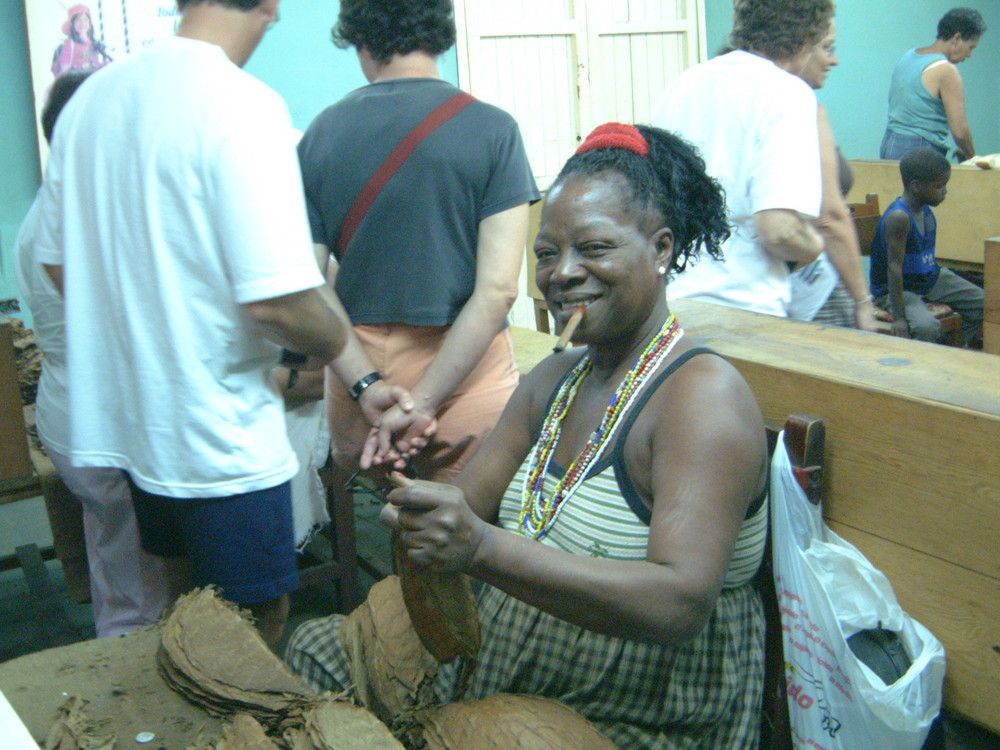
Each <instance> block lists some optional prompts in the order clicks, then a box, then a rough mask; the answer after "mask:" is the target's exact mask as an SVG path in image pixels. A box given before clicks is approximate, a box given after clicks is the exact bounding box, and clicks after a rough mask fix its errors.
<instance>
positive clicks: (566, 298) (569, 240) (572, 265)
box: [534, 171, 673, 344]
mask: <svg viewBox="0 0 1000 750" xmlns="http://www.w3.org/2000/svg"><path fill="white" fill-rule="evenodd" d="M629 191H630V188H629V186H628V184H627V183H626V182H625V178H624V177H622V176H621V175H620V174H618V173H617V172H612V171H607V172H601V173H598V174H595V175H578V176H574V177H570V178H568V179H567V180H566V181H565V182H563V183H561V184H559V185H557V186H556V187H555V188H553V190H552V192H551V193H550V194H549V197H548V198H547V200H546V202H545V209H544V210H543V212H542V221H541V227H540V229H539V232H538V237H537V239H536V240H535V247H534V251H535V257H536V258H537V260H538V265H537V268H536V271H535V281H536V283H537V284H538V288H539V289H540V290H541V292H542V294H544V295H545V300H546V304H547V305H548V308H549V310H550V311H551V312H552V315H553V317H554V318H555V319H556V321H557V322H558V323H559V324H560V325H559V327H562V326H564V325H565V324H566V321H567V320H568V319H569V317H570V316H571V315H572V314H573V311H574V310H575V309H576V308H577V307H578V306H580V305H583V306H585V307H586V314H585V315H584V318H583V321H582V323H581V324H580V326H579V328H577V333H576V335H574V337H573V341H574V342H576V343H582V344H588V343H596V342H600V341H608V340H618V339H621V338H623V337H626V338H627V337H629V336H630V335H632V334H634V333H635V332H636V331H637V330H638V329H639V327H640V326H641V325H642V323H643V322H644V321H645V320H646V319H647V318H648V317H649V316H650V314H651V313H652V311H653V309H654V308H655V306H656V305H657V304H658V303H660V302H663V301H664V293H663V276H662V275H661V274H659V270H658V269H659V268H660V267H663V268H664V269H666V268H668V267H669V265H670V258H671V252H672V250H673V234H672V233H671V231H670V230H669V229H667V228H665V227H662V226H660V225H659V223H658V222H655V221H652V220H650V219H649V217H648V216H646V215H645V213H644V212H640V211H635V210H630V209H628V208H627V207H626V206H625V205H624V204H623V202H622V196H623V195H629Z"/></svg>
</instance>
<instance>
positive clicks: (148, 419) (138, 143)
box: [36, 0, 388, 644]
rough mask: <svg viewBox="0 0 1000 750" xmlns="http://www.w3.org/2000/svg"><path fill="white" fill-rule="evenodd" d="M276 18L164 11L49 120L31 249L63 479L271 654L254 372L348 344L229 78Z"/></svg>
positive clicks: (259, 9)
mask: <svg viewBox="0 0 1000 750" xmlns="http://www.w3.org/2000/svg"><path fill="white" fill-rule="evenodd" d="M279 3H280V0H211V1H210V2H209V1H207V0H178V8H179V9H180V10H181V13H182V17H181V21H180V26H179V28H178V33H177V35H176V36H175V37H173V38H170V39H167V40H164V41H162V42H159V43H156V44H154V45H151V46H149V47H147V48H146V49H144V50H142V51H141V52H140V53H138V54H136V55H135V56H133V57H130V58H128V59H125V60H123V61H120V62H116V63H115V64H114V65H111V66H108V67H107V68H104V69H102V70H101V71H99V72H98V73H95V74H94V75H93V76H92V77H91V78H90V79H89V80H88V81H87V82H86V83H85V84H84V85H83V86H82V87H81V88H80V90H79V91H78V92H77V94H76V95H75V97H74V98H73V100H72V101H71V102H70V103H69V105H68V106H67V107H66V108H65V110H64V111H63V112H62V114H61V116H60V120H59V130H58V131H57V132H56V135H55V138H54V141H53V144H52V154H51V157H50V160H49V164H48V168H47V172H46V178H45V183H44V186H43V189H42V192H41V196H40V198H39V203H38V207H37V210H38V213H39V217H38V221H39V231H38V235H37V238H36V245H37V247H36V259H37V260H38V261H39V262H41V263H43V264H45V266H46V268H47V270H48V271H49V273H50V275H51V276H52V278H53V280H54V281H55V283H56V285H57V286H58V287H59V288H60V290H61V291H62V292H63V294H64V298H65V301H66V335H67V354H68V356H67V366H68V371H69V372H70V373H71V377H70V379H69V423H70V429H69V446H68V450H69V457H70V459H71V460H72V462H73V464H74V465H76V466H93V467H117V468H120V469H122V470H124V471H125V472H126V473H127V475H128V477H129V480H130V483H131V489H132V496H133V501H134V504H135V509H136V515H137V518H138V522H139V532H140V535H141V538H142V544H143V547H144V549H146V550H147V551H149V552H151V553H153V554H156V555H160V556H165V557H184V558H187V559H188V560H189V562H190V565H191V578H192V582H193V583H194V584H196V585H206V584H215V585H217V586H219V587H220V589H221V591H222V593H223V595H224V596H225V597H226V598H228V599H230V600H232V601H234V602H236V603H238V604H241V605H244V606H247V607H249V608H250V609H251V610H252V611H253V612H254V614H255V616H256V618H257V622H258V627H259V628H260V629H261V632H262V634H263V635H264V636H265V638H266V639H267V640H268V641H269V642H270V643H272V644H273V643H276V642H277V640H278V638H279V637H280V634H281V632H282V630H283V628H284V622H285V618H286V615H287V606H288V597H287V595H288V593H289V592H290V591H292V590H294V589H295V588H296V586H297V585H298V577H297V570H296V564H295V556H294V542H293V539H292V521H291V505H290V500H289V480H290V478H291V477H292V476H293V475H294V474H295V472H296V470H297V461H296V459H295V456H294V454H293V452H292V450H291V448H290V446H289V444H288V441H287V438H286V436H285V425H284V415H283V406H282V400H281V397H280V396H279V393H278V389H277V387H276V385H275V383H274V381H273V377H272V374H271V371H272V368H273V366H274V365H275V364H276V362H277V361H278V358H279V351H280V347H285V348H287V349H289V350H291V351H295V352H301V353H303V354H305V355H307V357H308V361H307V362H306V363H305V364H304V367H306V368H318V367H320V366H322V365H323V364H325V363H327V362H329V361H330V360H331V359H333V358H334V357H336V356H337V355H338V354H339V353H340V352H341V350H342V348H343V342H344V335H345V330H346V326H347V325H349V324H348V323H347V320H346V315H345V314H344V312H343V309H342V308H341V307H340V305H339V302H337V300H336V298H335V297H334V296H333V295H332V293H331V292H330V291H329V290H328V289H327V288H326V287H325V286H324V285H323V278H322V276H321V275H320V272H319V269H318V267H317V264H316V261H315V257H314V255H313V253H312V242H311V237H310V234H309V226H308V222H307V218H306V209H305V204H304V199H303V196H302V180H301V176H300V173H299V168H298V161H297V159H296V155H295V150H294V145H293V140H292V138H291V137H290V132H291V127H292V126H291V121H290V118H289V115H288V111H287V108H286V106H285V104H284V102H283V101H282V100H281V98H280V97H279V96H278V94H276V93H275V92H274V91H272V90H271V89H270V88H268V87H267V86H265V85H264V84H263V83H261V82H260V81H258V80H257V79H255V78H253V77H252V76H250V75H249V74H247V73H245V72H243V70H242V66H243V65H244V64H245V63H246V61H247V60H248V59H249V57H250V55H251V54H252V53H253V51H254V50H255V49H256V47H257V45H258V44H259V42H260V41H261V39H262V37H263V35H264V33H265V31H266V30H267V28H268V27H269V26H270V25H271V24H273V23H274V22H275V21H276V20H277V13H278V5H279ZM380 388H381V386H380ZM378 391H379V388H376V389H375V390H373V392H372V395H371V396H369V398H372V399H375V398H377V397H381V398H383V399H384V398H387V397H388V389H387V387H386V388H382V390H381V394H379V393H378ZM386 406H387V405H385V404H383V405H382V408H386Z"/></svg>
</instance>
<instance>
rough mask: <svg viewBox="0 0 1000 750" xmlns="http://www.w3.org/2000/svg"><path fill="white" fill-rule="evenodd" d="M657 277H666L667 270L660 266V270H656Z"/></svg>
mask: <svg viewBox="0 0 1000 750" xmlns="http://www.w3.org/2000/svg"><path fill="white" fill-rule="evenodd" d="M656 275H657V276H666V275H667V269H666V268H664V267H663V266H660V267H659V268H657V269H656Z"/></svg>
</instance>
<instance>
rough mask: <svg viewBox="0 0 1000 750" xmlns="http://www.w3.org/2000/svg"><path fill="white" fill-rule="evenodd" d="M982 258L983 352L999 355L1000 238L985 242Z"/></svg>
mask: <svg viewBox="0 0 1000 750" xmlns="http://www.w3.org/2000/svg"><path fill="white" fill-rule="evenodd" d="M983 256H984V262H983V288H984V289H985V290H986V302H985V306H984V310H983V312H984V313H985V322H984V323H983V350H984V351H987V352H989V353H990V354H1000V237H993V238H991V239H988V240H986V243H985V245H984V247H983Z"/></svg>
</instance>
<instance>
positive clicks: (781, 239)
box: [754, 209, 823, 263]
mask: <svg viewBox="0 0 1000 750" xmlns="http://www.w3.org/2000/svg"><path fill="white" fill-rule="evenodd" d="M754 221H755V223H756V226H757V231H758V234H759V236H760V241H761V244H762V245H763V247H764V250H765V251H767V253H768V254H770V255H773V256H774V257H775V258H778V259H779V260H783V261H789V262H791V263H811V262H812V261H814V260H816V257H817V256H818V255H819V254H820V252H821V251H822V249H823V238H822V237H820V234H819V232H818V231H816V229H815V227H813V222H812V220H810V219H808V218H806V217H804V216H802V215H801V214H798V213H796V212H795V211H792V210H788V209H769V210H765V211H760V212H758V213H756V214H754Z"/></svg>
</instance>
